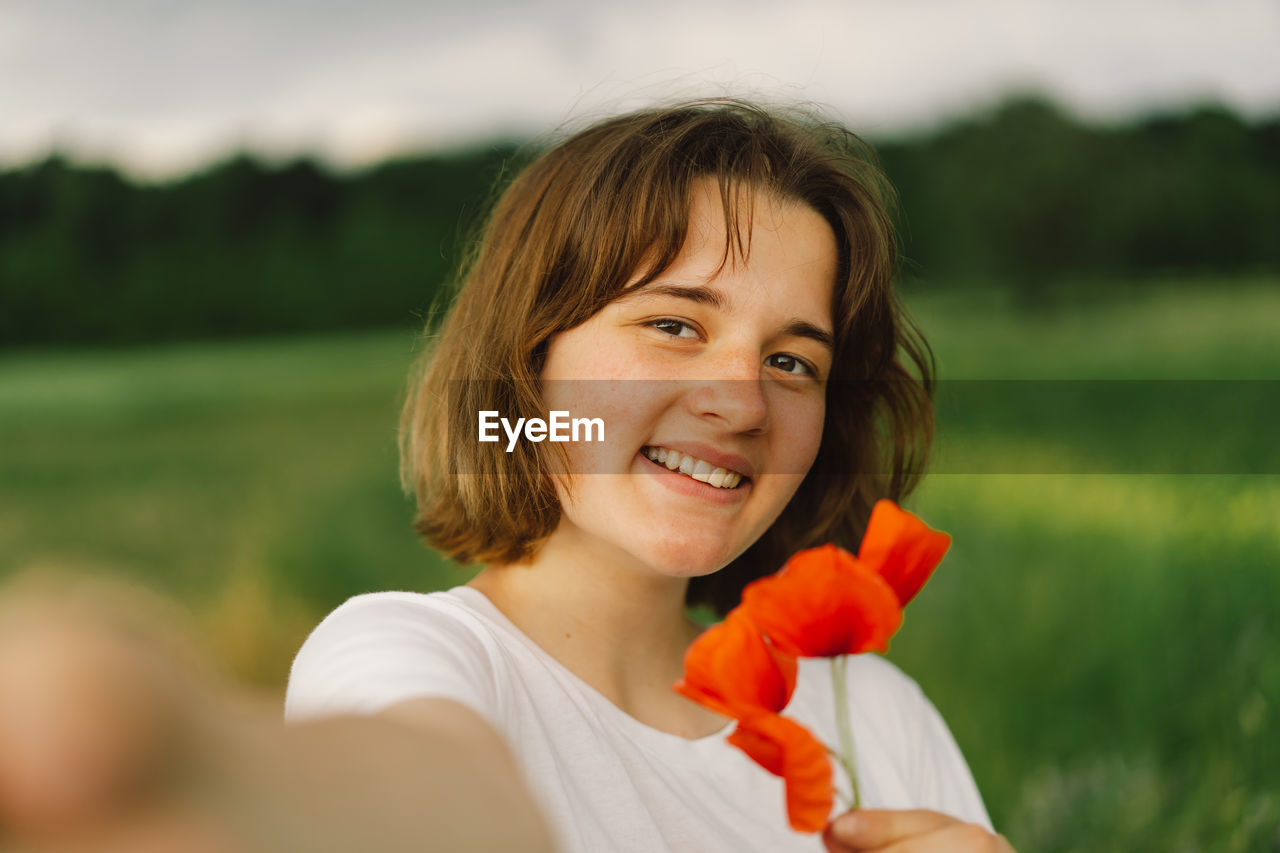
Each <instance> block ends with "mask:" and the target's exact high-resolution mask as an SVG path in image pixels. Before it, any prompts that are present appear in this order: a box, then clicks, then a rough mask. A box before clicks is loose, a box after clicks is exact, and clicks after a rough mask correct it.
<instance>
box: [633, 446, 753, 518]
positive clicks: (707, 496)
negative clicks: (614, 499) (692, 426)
mask: <svg viewBox="0 0 1280 853" xmlns="http://www.w3.org/2000/svg"><path fill="white" fill-rule="evenodd" d="M636 458H637V459H639V460H640V464H641V465H642V466H643V467H642V468H641V470H642V471H644V472H645V473H647V474H653V475H655V476H656V477H657V478H658V482H660V483H662V484H663V485H664V486H666V487H667V488H668V489H671V490H672V491H673V492H675V493H677V494H681V495H687V496H689V497H694V498H702V499H703V500H706V501H708V502H710V503H717V504H722V505H726V506H727V505H731V504H736V503H740V502H741V501H744V500H746V499H747V494H748V493H749V492H750V491H751V480H749V479H746V478H743V480H742V482H741V483H739V484H738V487H737V488H734V489H720V488H716V487H715V486H712V485H710V484H709V483H703V482H701V481H700V480H695V479H693V478H692V477H690V476H688V475H686V474H681V473H679V472H678V471H672V470H671V469H669V468H668V467H667V466H666V465H659V464H658V463H657V462H654V461H653V460H652V459H650V458H649V457H648V456H645V455H644V453H642V452H637V453H636Z"/></svg>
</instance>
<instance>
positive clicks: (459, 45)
mask: <svg viewBox="0 0 1280 853" xmlns="http://www.w3.org/2000/svg"><path fill="white" fill-rule="evenodd" d="M1277 56H1280V7H1278V6H1277V5H1276V4H1275V3H1274V2H1271V0H1265V2H1264V0H1221V2H1217V3H1214V4H1206V3H1200V2H1191V0H1112V2H1101V1H1100V0H1077V2H1065V0H1064V2H1048V0H1041V2H1016V0H953V2H950V3H947V4H941V3H929V2H923V0H857V2H836V0H797V1H796V2H793V3H789V4H779V3H764V2H746V0H743V2H731V0H709V2H702V3H697V4H688V3H679V2H675V0H654V2H650V3H645V4H642V9H640V10H637V8H636V7H635V6H634V5H633V4H623V3H617V2H593V3H587V2H579V0H559V1H558V2H545V3H521V2H515V0H476V2H472V3H468V4H465V5H462V4H449V3H444V2H438V0H420V2H413V3H410V2H405V0H365V2H362V3H360V4H355V3H341V2H335V1H334V0H312V2H305V3H304V2H300V0H254V2H252V3H250V2H246V0H224V2H218V3H212V2H204V3H200V2H182V0H116V2H113V3H110V4H105V3H93V2H90V0H42V2H35V0H0V577H3V576H6V575H11V574H14V573H18V572H25V571H30V570H35V571H71V572H86V573H91V574H95V575H108V576H114V577H119V578H122V579H125V580H128V581H130V582H137V583H141V584H145V585H146V586H148V587H150V588H152V589H156V590H159V591H161V592H163V593H165V594H167V595H171V596H173V597H175V598H177V599H178V600H180V601H181V602H183V604H184V605H185V606H186V607H187V608H188V609H189V612H190V613H191V618H192V624H193V625H194V626H195V630H196V631H197V632H198V634H199V636H200V637H201V638H202V640H203V642H205V643H206V644H207V646H208V647H209V649H210V650H211V651H212V653H213V654H214V655H216V657H217V658H218V659H219V660H220V661H222V662H223V664H224V665H225V667H226V668H227V669H228V670H229V671H231V672H232V673H234V674H235V675H236V677H237V678H239V679H240V680H241V681H243V682H244V683H247V684H252V685H255V686H256V687H258V688H259V689H262V690H264V691H274V692H276V693H279V691H280V690H281V688H282V685H283V683H284V679H285V678H286V676H287V672H288V666H289V662H290V660H291V658H292V655H293V653H294V652H295V651H296V649H297V647H298V646H299V644H300V643H301V641H302V639H303V638H304V637H305V635H306V633H307V631H308V630H309V629H310V628H311V627H312V626H313V625H314V624H315V623H316V622H317V621H318V619H319V618H320V617H321V616H323V614H325V613H326V612H327V611H328V610H329V609H331V608H332V607H334V606H335V605H337V604H338V603H340V602H341V601H343V600H344V599H345V598H346V597H348V596H350V595H353V594H357V593H360V592H364V591H369V590H375V589H386V588H401V589H417V590H429V589H435V588H441V587H446V586H451V585H454V584H457V583H462V582H464V581H465V580H466V579H467V578H468V577H469V573H468V572H467V571H465V570H463V569H459V568H457V567H454V566H450V565H448V564H446V563H444V562H443V561H442V560H440V559H439V558H438V557H437V556H435V555H434V554H432V553H431V552H429V551H428V550H426V549H424V548H423V547H422V546H420V545H419V544H418V543H417V542H416V541H415V538H414V536H413V534H412V532H411V530H410V528H409V519H410V515H411V506H410V505H409V503H408V502H407V501H406V500H405V498H404V497H403V496H402V495H401V493H400V491H399V489H398V486H397V479H396V452H395V429H396V418H397V413H398V407H399V402H400V397H401V393H402V388H403V383H404V377H405V375H406V371H407V368H408V366H409V363H410V362H411V360H412V358H413V357H414V354H415V352H416V350H417V346H418V341H417V335H418V334H419V332H420V330H421V323H422V320H423V317H424V316H425V311H426V310H427V309H428V307H429V306H430V305H431V304H432V303H433V301H434V300H435V299H436V298H437V296H438V295H439V294H441V293H442V292H444V291H445V288H446V287H447V284H448V282H449V281H450V278H451V276H452V274H453V273H454V271H455V270H456V267H457V264H458V262H459V259H460V256H461V253H462V252H463V251H464V250H465V248H466V246H467V245H468V241H469V239H470V235H471V234H472V231H473V228H474V226H475V224H476V223H477V221H478V220H479V218H480V217H482V216H483V214H484V211H485V210H486V208H487V205H488V203H489V201H490V200H491V199H492V197H493V194H494V192H495V191H496V190H497V189H498V188H500V187H501V185H502V184H503V182H504V181H505V180H506V179H508V178H509V177H510V175H511V174H512V173H513V172H514V171H515V170H517V169H518V168H519V165H520V164H521V163H522V162H524V161H525V160H526V159H527V158H528V157H529V156H531V154H532V153H534V152H536V151H537V150H538V148H539V147H540V146H542V145H544V144H546V143H547V142H548V141H549V140H552V139H554V138H556V134H557V133H558V132H560V131H561V130H562V129H564V128H570V129H572V128H576V127H580V126H582V125H583V124H586V123H588V122H590V121H591V120H594V119H597V118H600V117H602V116H605V115H608V114H611V113H613V112H618V111H622V110H625V109H630V108H633V107H637V106H640V105H644V104H648V103H650V102H653V101H655V100H663V99H670V98H674V97H682V96H704V95H718V94H732V95H741V96H746V97H755V98H762V99H765V100H769V101H774V102H784V103H785V102H795V101H799V102H806V103H814V104H816V105H818V106H819V107H820V108H822V109H824V110H825V111H827V112H828V113H829V114H831V115H833V116H835V117H837V118H839V119H840V120H842V121H844V122H845V123H847V124H848V126H850V127H851V128H852V129H853V130H855V131H856V132H858V133H860V134H862V135H864V136H866V137H868V138H869V139H871V140H872V141H873V142H874V143H875V144H876V147H877V149H878V151H879V152H880V155H881V156H882V158H883V161H884V166H885V168H886V170H887V171H888V174H889V176H890V178H891V179H892V180H893V182H894V183H895V184H896V186H897V187H898V189H899V191H900V194H901V207H902V212H901V216H900V221H901V225H902V229H903V253H904V256H905V265H904V271H903V276H902V292H903V294H904V298H905V300H906V302H907V303H908V305H909V306H910V308H911V311H912V313H913V314H914V316H915V317H916V319H917V320H918V321H919V322H920V324H921V325H922V326H923V328H924V330H925V332H926V334H927V336H928V338H929V340H930V341H931V343H932V344H933V347H934V349H935V352H936V355H937V357H938V362H939V367H940V373H941V375H942V377H943V379H944V383H943V388H942V405H941V412H940V421H941V423H940V437H939V446H938V455H937V458H936V463H935V473H934V475H933V476H932V477H931V478H929V479H928V480H927V481H926V483H925V485H924V487H923V488H922V489H921V490H920V491H919V492H918V493H917V494H916V495H915V496H914V498H913V500H912V501H911V502H910V503H909V506H910V507H911V508H913V509H915V510H916V511H918V512H920V513H922V514H923V515H924V516H925V518H926V519H928V520H929V521H930V522H931V523H932V524H934V525H935V526H938V527H941V528H943V529H945V530H948V531H949V532H951V533H952V534H953V535H954V537H955V546H954V548H953V549H952V552H951V554H950V556H949V557H948V559H947V561H946V563H944V566H943V568H942V569H941V570H940V571H939V573H938V575H937V577H936V578H935V580H934V581H933V583H932V584H931V585H930V587H929V588H928V589H927V590H926V591H925V592H924V594H923V595H922V596H921V598H920V600H919V602H918V603H917V604H915V605H914V606H913V608H912V612H911V614H910V616H909V618H908V620H907V623H906V625H905V627H904V629H903V631H902V633H901V634H900V635H899V636H898V638H897V639H896V640H895V645H894V648H893V650H892V653H891V654H890V657H891V658H892V659H893V660H895V661H896V662H897V663H898V664H899V665H900V666H902V667H903V668H904V669H905V670H906V671H907V672H908V673H909V674H911V675H912V676H914V677H915V678H916V679H917V680H918V681H919V682H920V683H921V685H922V686H923V687H924V689H925V690H926V692H927V693H928V694H929V695H930V696H931V697H932V698H933V700H934V701H935V703H936V704H937V705H938V706H939V708H940V709H941V711H942V712H943V715H944V717H945V718H946V719H947V720H948V722H949V723H950V725H951V727H952V729H953V731H954V733H955V735H956V738H957V740H958V741H959V743H960V744H961V746H962V748H963V749H964V751H965V753H966V755H967V757H968V759H969V761H970V764H971V766H972V768H973V771H974V774H975V776H976V778H977V780H978V783H979V786H980V787H981V789H982V791H983V793H984V796H985V798H986V801H987V805H988V808H989V810H990V812H991V814H992V817H993V819H994V821H995V823H996V825H997V827H999V828H1000V829H1001V830H1002V831H1004V832H1005V833H1006V834H1007V835H1008V836H1009V838H1010V840H1011V841H1012V843H1013V844H1014V845H1015V846H1016V847H1017V848H1018V849H1019V850H1023V851H1096V850H1099V849H1116V850H1161V851H1198V850H1213V851H1245V850H1249V851H1255V850H1280V526H1278V525H1277V522H1278V521H1280V477H1278V476H1277V474H1280V461H1278V458H1277V455H1276V453H1277V450H1276V447H1275V442H1274V440H1273V437H1274V435H1275V434H1276V433H1275V424H1276V423H1277V421H1278V420H1280V384H1277V383H1280V61H1277V58H1276V57H1277ZM966 389H969V390H966ZM972 389H980V390H981V392H982V393H981V394H979V395H978V396H976V397H975V396H974V395H973V394H974V393H975V392H973V391H972ZM992 389H996V390H995V391H994V392H993V390H992ZM1062 389H1068V390H1069V391H1070V393H1066V390H1062ZM948 395H951V396H948ZM984 395H985V396H984ZM1155 398H1159V399H1158V402H1157V403H1151V400H1152V399H1155ZM949 400H950V401H951V403H948V401H949ZM975 400H980V401H982V402H981V405H976V404H975ZM957 401H958V402H957ZM966 401H967V403H966ZM952 404H954V405H952Z"/></svg>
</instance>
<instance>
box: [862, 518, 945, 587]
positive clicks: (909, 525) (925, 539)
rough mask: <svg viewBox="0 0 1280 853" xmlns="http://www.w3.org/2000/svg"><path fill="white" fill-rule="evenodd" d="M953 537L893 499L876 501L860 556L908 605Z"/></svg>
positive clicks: (863, 538) (940, 558) (927, 578)
mask: <svg viewBox="0 0 1280 853" xmlns="http://www.w3.org/2000/svg"><path fill="white" fill-rule="evenodd" d="M950 547H951V537H950V536H949V535H947V534H946V533H943V532H942V531H941V530H934V529H933V528H931V527H929V525H927V524H925V523H924V522H923V521H921V520H920V519H919V518H918V517H916V516H914V515H912V514H911V513H909V512H907V511H906V510H904V509H901V508H899V507H898V505H897V504H895V503H894V502H893V501H887V500H882V501H877V502H876V505H875V506H874V507H872V509H871V519H870V520H869V521H868V522H867V532H866V535H865V536H863V537H862V547H861V548H859V549H858V560H859V562H861V563H863V564H865V565H866V566H868V567H870V568H871V569H872V570H874V571H875V572H876V573H877V574H879V575H880V576H881V577H882V578H884V579H885V580H886V581H888V583H889V586H891V587H893V591H894V592H895V593H897V595H898V602H899V603H900V604H901V605H902V606H903V607H906V606H907V602H908V601H910V600H911V599H913V598H915V596H916V593H917V592H919V591H920V588H921V587H922V586H924V584H925V581H927V580H929V576H930V575H931V574H933V570H934V569H935V568H937V565H938V563H940V562H942V558H943V556H944V555H945V554H946V553H947V549H948V548H950Z"/></svg>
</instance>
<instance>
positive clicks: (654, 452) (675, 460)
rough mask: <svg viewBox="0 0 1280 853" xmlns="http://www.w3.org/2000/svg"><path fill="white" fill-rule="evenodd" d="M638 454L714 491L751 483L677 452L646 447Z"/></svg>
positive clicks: (662, 448) (734, 472)
mask: <svg viewBox="0 0 1280 853" xmlns="http://www.w3.org/2000/svg"><path fill="white" fill-rule="evenodd" d="M640 453H641V455H642V456H644V457H645V458H646V459H648V460H649V461H650V462H652V463H653V464H654V465H659V466H662V467H664V468H666V469H667V470H669V471H674V472H676V473H678V474H683V475H685V476H687V477H689V478H691V479H694V480H697V481H698V482H700V483H706V484H707V485H708V486H712V487H713V488H716V489H725V490H733V489H737V488H740V487H742V486H743V484H744V483H750V482H751V478H750V477H746V476H744V475H742V474H740V473H738V472H737V471H730V470H728V469H727V468H721V467H717V466H715V465H712V464H711V463H710V462H707V461H706V460H705V459H699V458H697V457H696V456H690V455H689V454H687V453H681V452H680V451H678V450H670V449H668V448H665V447H658V446H646V447H642V448H640Z"/></svg>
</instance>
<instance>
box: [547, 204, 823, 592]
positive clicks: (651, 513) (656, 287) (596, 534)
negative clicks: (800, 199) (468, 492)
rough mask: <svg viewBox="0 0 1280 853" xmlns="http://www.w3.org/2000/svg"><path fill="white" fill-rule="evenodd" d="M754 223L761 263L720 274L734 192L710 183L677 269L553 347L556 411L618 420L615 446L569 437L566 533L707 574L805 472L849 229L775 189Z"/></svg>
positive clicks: (677, 569) (608, 432) (611, 430)
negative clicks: (729, 194)
mask: <svg viewBox="0 0 1280 853" xmlns="http://www.w3.org/2000/svg"><path fill="white" fill-rule="evenodd" d="M743 213H746V211H745V210H744V211H743ZM750 221H751V222H752V231H751V244H750V251H749V253H748V259H747V260H746V261H745V262H743V261H742V260H741V258H738V259H734V258H732V257H731V258H730V259H729V260H728V261H727V262H726V263H725V264H724V266H723V268H721V261H722V259H723V257H724V247H725V229H726V226H725V222H724V217H723V213H722V209H721V202H720V194H719V189H718V186H717V184H716V183H715V182H714V181H712V180H707V181H704V182H702V183H700V184H699V185H698V186H697V189H696V191H695V193H694V197H693V201H692V206H691V210H690V228H689V236H688V239H687V241H686V243H685V245H684V247H683V248H682V250H681V252H680V255H679V256H678V257H677V259H676V261H675V263H674V264H673V265H672V266H671V267H670V268H669V269H667V270H666V271H664V272H663V273H662V274H661V275H660V276H658V278H657V279H655V280H654V281H653V282H651V283H649V284H647V285H645V286H644V287H643V288H641V289H639V290H636V291H633V292H631V293H629V294H627V295H625V296H623V297H620V298H619V299H617V300H615V301H614V302H612V303H610V304H609V305H607V306H606V307H605V308H604V309H603V310H601V311H600V312H598V313H597V314H596V315H595V316H593V317H592V318H591V319H590V320H588V321H586V322H585V323H583V324H581V325H580V326H577V327H575V328H573V329H570V330H569V331H566V332H562V333H561V334H559V335H557V336H555V337H554V338H553V339H552V340H551V341H550V343H549V348H548V352H547V359H546V363H545V368H544V370H543V373H542V380H543V399H544V402H545V403H546V406H547V409H548V410H563V411H568V412H569V417H572V418H578V417H590V418H601V419H602V420H603V421H604V441H602V442H593V443H588V442H576V443H571V444H568V445H566V447H567V448H568V455H569V460H570V469H569V474H570V475H571V479H572V496H570V495H569V494H567V493H566V490H565V488H564V483H563V481H562V478H561V477H559V476H557V478H556V481H557V483H556V486H557V492H558V493H559V495H560V501H561V505H562V507H563V514H562V517H561V522H560V526H559V528H557V530H556V532H555V534H554V536H557V537H566V540H565V541H570V542H574V543H576V544H578V545H579V546H580V547H583V548H586V549H588V551H589V552H590V553H591V555H592V556H593V557H595V558H599V559H601V560H611V561H617V560H620V559H626V558H628V557H629V558H631V561H632V562H638V563H640V564H643V565H645V566H648V567H650V568H651V569H653V570H655V571H657V572H660V573H662V574H665V575H668V576H673V577H693V576H697V575H704V574H708V573H710V572H714V571H716V570H718V569H720V568H723V567H724V566H725V565H727V564H728V563H729V562H730V561H731V560H733V559H734V558H735V557H737V556H738V555H739V554H741V553H742V552H743V551H744V550H746V548H747V547H748V546H749V545H750V544H751V543H752V542H754V541H755V540H756V539H757V538H759V537H760V535H761V534H763V533H764V531H765V530H766V529H767V528H768V527H769V525H770V524H772V523H773V521H774V520H775V519H776V518H777V517H778V515H779V514H780V513H781V512H782V510H783V508H784V507H785V506H786V504H787V501H789V500H790V499H791V496H792V495H793V494H794V493H795V491H796V489H797V488H798V487H799V485H800V482H801V481H802V480H803V479H804V475H805V474H806V473H807V472H808V470H809V466H810V465H811V464H812V463H813V459H814V457H815V456H816V454H817V452H818V446H819V444H820V442H821V440H822V423H823V416H824V413H825V388H826V379H827V377H828V375H829V374H830V371H831V342H832V328H833V325H832V318H831V302H832V288H833V286H834V279H835V274H836V242H835V236H834V234H833V233H832V230H831V227H830V226H829V225H828V224H827V222H826V221H825V220H824V219H823V218H822V217H821V216H820V215H819V214H818V213H817V212H816V211H814V210H812V209H811V208H809V207H807V206H805V205H802V204H799V203H796V202H791V201H786V200H782V199H780V198H777V197H776V196H772V195H769V194H767V193H765V192H763V191H761V192H758V193H756V198H755V201H754V209H753V211H752V219H751V220H750ZM637 280H638V277H637ZM677 454H678V455H677ZM673 466H674V467H675V470H672V467H673ZM682 470H684V471H690V472H691V473H681V471H682Z"/></svg>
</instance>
